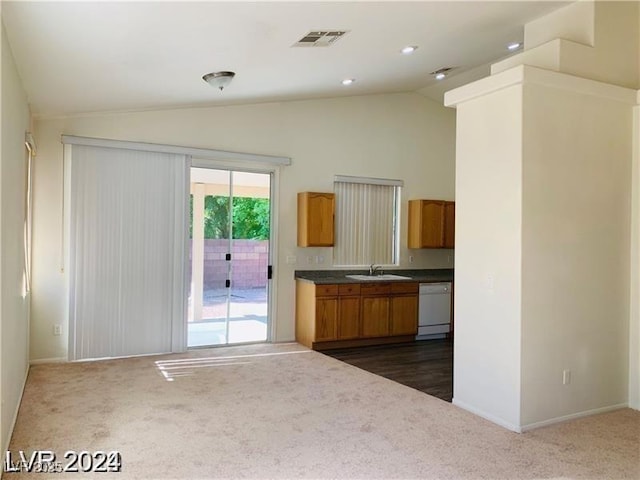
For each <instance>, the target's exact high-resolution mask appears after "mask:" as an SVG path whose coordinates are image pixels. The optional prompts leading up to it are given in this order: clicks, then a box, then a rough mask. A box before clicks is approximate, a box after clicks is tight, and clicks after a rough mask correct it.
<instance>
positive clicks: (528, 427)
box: [521, 403, 629, 432]
mask: <svg viewBox="0 0 640 480" xmlns="http://www.w3.org/2000/svg"><path fill="white" fill-rule="evenodd" d="M628 406H629V405H628V404H627V403H619V404H617V405H610V406H608V407H600V408H594V409H592V410H585V411H583V412H578V413H572V414H570V415H563V416H562V417H555V418H550V419H549V420H543V421H542V422H534V423H528V424H527V425H523V426H522V427H521V428H522V431H523V432H526V431H529V430H533V429H534V428H540V427H546V426H549V425H553V424H555V423H562V422H567V421H569V420H575V419H577V418H582V417H588V416H590V415H596V414H598V413H607V412H613V411H614V410H620V409H622V408H627V407H628Z"/></svg>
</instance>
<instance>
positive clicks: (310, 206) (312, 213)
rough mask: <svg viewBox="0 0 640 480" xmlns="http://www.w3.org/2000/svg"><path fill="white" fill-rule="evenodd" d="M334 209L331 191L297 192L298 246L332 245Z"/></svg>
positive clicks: (333, 197) (333, 198)
mask: <svg viewBox="0 0 640 480" xmlns="http://www.w3.org/2000/svg"><path fill="white" fill-rule="evenodd" d="M334 211H335V196H334V194H333V193H317V192H300V193H298V246H299V247H332V246H333V238H334V234H333V232H334Z"/></svg>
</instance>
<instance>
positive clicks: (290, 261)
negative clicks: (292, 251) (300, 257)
mask: <svg viewBox="0 0 640 480" xmlns="http://www.w3.org/2000/svg"><path fill="white" fill-rule="evenodd" d="M296 260H297V258H296V256H295V255H287V259H286V262H287V263H288V264H293V263H296Z"/></svg>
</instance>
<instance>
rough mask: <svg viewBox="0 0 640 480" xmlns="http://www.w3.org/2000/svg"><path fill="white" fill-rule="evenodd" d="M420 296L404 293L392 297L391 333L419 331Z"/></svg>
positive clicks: (414, 333) (414, 332)
mask: <svg viewBox="0 0 640 480" xmlns="http://www.w3.org/2000/svg"><path fill="white" fill-rule="evenodd" d="M417 318H418V297H417V296H415V295H403V296H396V297H391V335H416V334H417V333H418V323H417V321H416V320H415V319H417Z"/></svg>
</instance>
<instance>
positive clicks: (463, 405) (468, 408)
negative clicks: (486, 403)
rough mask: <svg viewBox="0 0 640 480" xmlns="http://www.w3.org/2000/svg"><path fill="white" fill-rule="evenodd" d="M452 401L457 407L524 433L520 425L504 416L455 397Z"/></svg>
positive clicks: (513, 430) (508, 428)
mask: <svg viewBox="0 0 640 480" xmlns="http://www.w3.org/2000/svg"><path fill="white" fill-rule="evenodd" d="M451 403H453V404H454V405H455V406H456V407H460V408H462V409H463V410H466V411H468V412H471V413H473V414H474V415H477V416H479V417H482V418H484V419H485V420H489V421H490V422H492V423H495V424H496V425H500V426H501V427H503V428H506V429H507V430H511V431H512V432H516V433H522V430H521V428H520V427H519V426H518V425H514V424H512V423H509V422H507V421H505V420H503V419H502V418H498V417H496V416H494V415H491V414H489V413H487V412H483V411H482V410H480V409H478V408H475V407H472V406H471V405H468V404H466V403H464V402H461V401H460V400H456V399H455V398H454V399H453V400H452V401H451Z"/></svg>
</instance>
